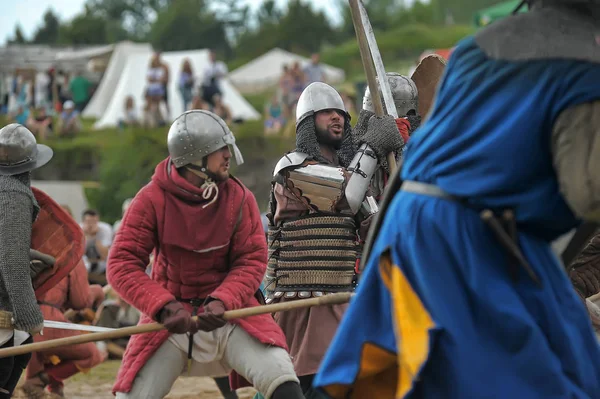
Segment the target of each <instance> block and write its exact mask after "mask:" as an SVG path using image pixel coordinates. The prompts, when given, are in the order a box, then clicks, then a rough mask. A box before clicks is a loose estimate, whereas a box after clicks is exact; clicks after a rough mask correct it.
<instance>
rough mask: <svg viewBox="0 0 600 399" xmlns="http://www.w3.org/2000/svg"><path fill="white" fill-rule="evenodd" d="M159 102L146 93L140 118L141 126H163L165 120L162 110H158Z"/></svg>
mask: <svg viewBox="0 0 600 399" xmlns="http://www.w3.org/2000/svg"><path fill="white" fill-rule="evenodd" d="M159 105H160V103H159V102H156V101H154V99H153V98H152V97H151V96H149V95H146V103H145V105H144V115H143V118H142V126H143V127H145V128H155V127H157V126H163V125H164V124H165V120H164V118H163V115H162V112H160V106H159Z"/></svg>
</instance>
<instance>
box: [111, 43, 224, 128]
mask: <svg viewBox="0 0 600 399" xmlns="http://www.w3.org/2000/svg"><path fill="white" fill-rule="evenodd" d="M227 73H228V70H227V66H226V65H225V63H224V62H223V61H220V60H218V58H217V55H216V52H215V51H214V50H210V51H209V63H208V65H207V66H206V67H205V68H204V70H203V71H202V74H201V75H197V74H196V72H195V71H194V69H193V66H192V62H191V60H190V59H184V60H183V62H182V64H181V67H180V70H179V72H178V75H177V77H176V79H177V80H176V84H177V91H178V93H179V99H178V100H179V101H181V105H182V107H181V109H183V110H184V111H187V110H191V109H204V110H210V111H212V112H214V113H215V114H217V115H219V116H220V117H221V118H223V120H225V121H227V122H228V123H232V122H233V114H232V112H231V109H230V108H229V106H227V105H226V104H225V103H224V102H223V90H222V87H221V81H222V79H223V78H225V76H226V75H227ZM170 76H171V74H170V71H169V65H168V64H167V63H166V62H164V60H163V59H162V58H161V53H160V52H155V53H154V54H153V56H152V58H151V60H150V64H149V66H148V70H147V73H146V87H145V89H144V105H143V107H142V113H141V115H138V112H137V108H136V104H135V99H134V97H133V96H128V97H127V98H126V99H125V104H124V107H123V114H122V117H121V119H120V123H119V124H120V126H144V127H157V126H164V125H165V124H166V123H167V121H169V120H170V116H171V106H170V101H171V100H170V99H169V82H170Z"/></svg>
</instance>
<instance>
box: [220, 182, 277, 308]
mask: <svg viewBox="0 0 600 399" xmlns="http://www.w3.org/2000/svg"><path fill="white" fill-rule="evenodd" d="M230 256H231V258H230V259H231V265H230V270H229V273H228V274H227V277H225V280H223V282H222V283H221V285H220V286H219V287H218V288H217V289H216V290H215V291H214V292H213V293H212V294H210V296H211V297H212V298H215V299H218V300H220V301H221V302H223V304H225V308H226V309H227V310H232V309H239V308H241V307H243V306H244V305H246V303H247V302H248V301H249V299H250V298H252V297H253V296H254V294H255V293H256V291H257V290H258V288H259V287H260V283H261V281H262V279H263V277H264V275H265V272H266V270H267V241H266V239H265V233H264V230H263V226H262V222H261V220H260V211H259V210H258V205H257V203H256V199H255V198H254V195H252V193H251V192H250V190H246V200H245V201H244V208H243V214H242V221H241V222H240V225H239V226H238V229H237V231H236V233H235V235H234V237H233V240H232V246H231V254H230Z"/></svg>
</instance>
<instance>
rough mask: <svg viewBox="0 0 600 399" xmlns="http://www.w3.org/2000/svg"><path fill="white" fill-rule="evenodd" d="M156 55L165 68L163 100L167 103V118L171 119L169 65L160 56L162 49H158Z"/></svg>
mask: <svg viewBox="0 0 600 399" xmlns="http://www.w3.org/2000/svg"><path fill="white" fill-rule="evenodd" d="M155 57H156V58H157V59H158V65H159V66H160V68H161V69H162V70H163V79H162V84H163V90H164V95H163V98H162V102H164V103H165V108H166V111H167V113H166V119H169V117H170V115H171V107H170V106H169V79H170V74H169V65H167V63H166V62H164V61H163V60H162V58H160V51H157V52H156V53H155ZM159 105H160V104H159Z"/></svg>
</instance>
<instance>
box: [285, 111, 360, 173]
mask: <svg viewBox="0 0 600 399" xmlns="http://www.w3.org/2000/svg"><path fill="white" fill-rule="evenodd" d="M296 151H299V152H303V153H305V154H308V155H310V156H311V157H312V158H313V159H315V160H317V161H320V162H324V163H329V161H327V160H326V159H325V158H323V156H322V155H321V149H320V148H319V142H318V141H317V130H316V126H315V118H314V116H312V117H308V118H306V119H304V120H303V121H302V122H300V124H299V125H298V126H297V127H296ZM336 154H337V156H338V159H339V161H340V165H341V166H343V167H347V166H348V165H350V162H352V158H354V154H356V147H355V146H354V143H353V141H352V128H351V127H350V121H349V120H348V118H344V136H343V139H342V146H341V147H340V149H339V150H337V151H336Z"/></svg>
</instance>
